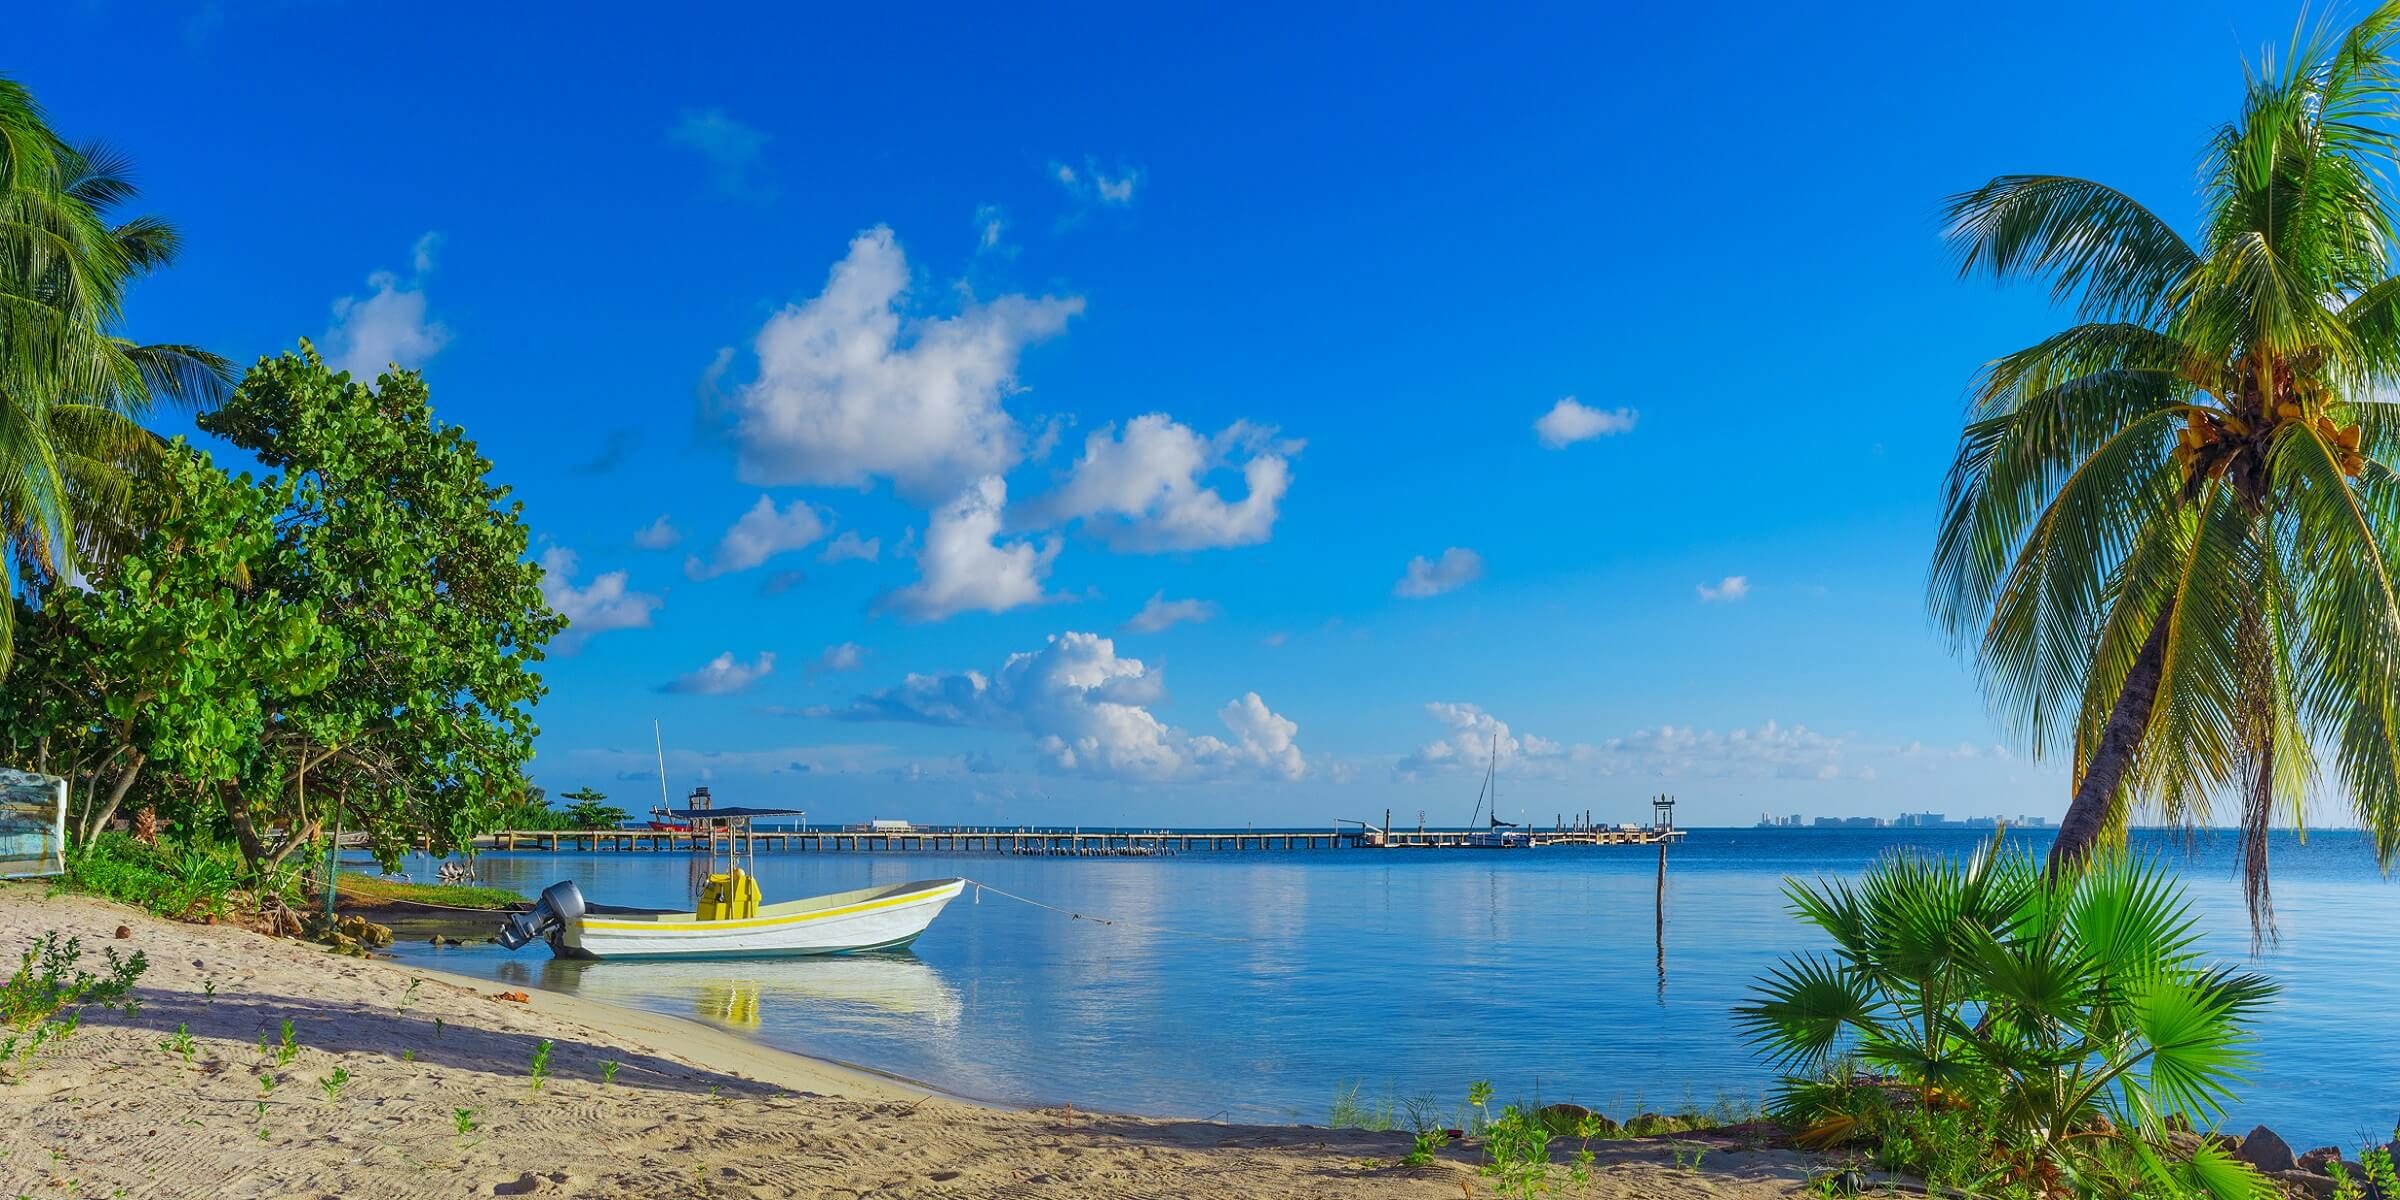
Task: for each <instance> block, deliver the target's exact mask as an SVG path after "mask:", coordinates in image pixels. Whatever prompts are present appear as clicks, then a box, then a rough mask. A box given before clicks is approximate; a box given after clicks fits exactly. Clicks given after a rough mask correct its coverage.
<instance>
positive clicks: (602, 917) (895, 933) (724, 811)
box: [495, 743, 967, 959]
mask: <svg viewBox="0 0 2400 1200" xmlns="http://www.w3.org/2000/svg"><path fill="white" fill-rule="evenodd" d="M658 787H659V795H660V807H659V809H658V810H657V812H658V815H659V817H660V818H661V819H662V820H665V821H672V822H675V823H677V824H680V825H681V826H682V827H683V830H684V831H687V832H689V833H690V834H691V838H692V851H693V856H694V857H693V859H692V868H693V878H694V879H695V880H696V881H697V880H703V879H704V880H705V881H706V882H704V883H702V884H701V886H700V889H699V890H700V899H699V903H698V904H697V905H696V906H695V907H694V909H693V910H692V911H690V912H678V911H661V910H657V909H642V908H613V907H610V906H608V905H602V904H591V903H587V902H586V901H585V900H584V898H583V890H582V889H580V888H578V887H576V886H575V883H574V881H573V880H565V881H561V882H558V883H554V884H551V885H550V886H549V887H548V888H545V889H543V891H542V896H541V899H540V900H537V901H535V902H534V905H533V908H532V910H531V911H529V912H522V913H518V914H516V915H515V916H512V917H510V918H509V919H508V923H507V924H506V925H503V926H501V928H500V934H499V936H498V938H497V939H495V940H497V941H498V942H499V943H500V944H501V945H502V946H505V947H507V948H508V949H511V950H515V949H519V948H521V947H523V946H525V945H526V944H528V943H530V942H532V941H534V940H535V939H537V938H538V939H540V940H542V941H544V942H547V943H548V944H549V946H550V953H552V954H554V955H556V956H558V957H560V958H594V959H622V958H637V959H640V958H650V959H655V958H795V957H805V956H811V955H824V954H864V953H868V952H870V951H875V950H897V949H900V948H901V947H903V946H906V945H908V944H909V943H911V942H914V941H916V940H917V938H918V936H919V935H921V934H923V933H924V932H925V927H926V926H928V925H931V924H933V919H934V918H935V917H938V916H940V915H941V914H942V906H944V905H946V904H948V903H950V902H951V901H952V900H954V899H957V898H958V893H959V892H960V891H961V890H963V889H964V888H965V887H966V886H967V881H966V880H964V879H920V880H916V881H914V882H911V883H894V884H885V885H883V886H881V887H867V888H857V889H854V890H852V891H847V892H834V893H832V894H831V895H826V896H811V897H809V898H808V899H805V900H786V901H784V902H783V903H781V904H761V903H760V902H759V901H760V896H759V891H758V881H757V879H756V877H755V876H754V875H753V874H752V872H751V871H749V870H745V869H743V868H744V864H745V862H746V863H748V864H749V865H750V866H751V867H753V868H755V866H756V865H757V861H758V849H757V842H756V839H755V838H753V837H752V836H751V835H752V823H753V822H756V821H761V820H779V819H780V820H792V819H796V818H799V817H801V816H804V815H806V814H805V813H803V812H802V811H801V810H799V809H796V808H740V807H726V806H719V805H718V804H717V803H716V802H715V800H714V799H713V798H712V797H711V796H710V795H709V794H708V789H707V788H705V787H702V788H694V789H693V790H692V795H691V798H690V799H689V800H688V801H687V802H686V805H685V807H683V808H667V807H665V795H666V787H667V766H666V751H665V749H664V747H663V743H662V747H661V749H660V751H659V766H658ZM654 824H655V822H654ZM719 847H722V848H723V851H724V864H725V868H724V870H722V871H720V870H718V868H717V863H718V850H719Z"/></svg>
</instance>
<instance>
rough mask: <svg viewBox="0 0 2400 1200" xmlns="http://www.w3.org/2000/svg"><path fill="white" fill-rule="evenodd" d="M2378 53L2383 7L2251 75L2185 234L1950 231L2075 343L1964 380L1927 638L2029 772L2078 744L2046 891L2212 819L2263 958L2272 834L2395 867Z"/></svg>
mask: <svg viewBox="0 0 2400 1200" xmlns="http://www.w3.org/2000/svg"><path fill="white" fill-rule="evenodd" d="M2396 28H2400V2H2394V3H2385V4H2383V5H2381V6H2379V7H2378V8H2376V9H2375V11H2374V12H2373V14H2372V15H2370V16H2369V17H2367V18H2366V20H2364V21H2363V22H2361V23H2360V24H2359V25H2358V26H2357V27H2355V28H2353V29H2351V30H2349V31H2347V32H2346V33H2342V34H2340V35H2339V36H2328V35H2325V34H2322V33H2320V34H2319V35H2317V36H2315V37H2312V38H2307V39H2303V40H2300V41H2298V42H2296V44H2295V46H2294V48H2293V54H2292V56H2291V58H2290V61H2289V62H2288V64H2286V65H2285V66H2283V67H2282V68H2281V69H2280V70H2278V69H2276V68H2275V66H2274V65H2273V64H2272V63H2269V64H2268V65H2267V66H2266V67H2265V68H2264V69H2262V70H2261V71H2260V72H2258V73H2256V74H2255V75H2253V76H2252V78H2251V79H2250V82H2249V85H2248V87H2247V90H2246V93H2245V95H2244V97H2243V102H2242V108H2241V111H2240V113H2239V115H2237V116H2236V117H2235V118H2234V120H2233V121H2231V122H2230V123H2228V124H2227V125H2225V126H2224V127H2223V128H2222V129H2220V130H2219V131H2218V132H2217V134H2216V136H2215V137H2214V139H2213V140H2212V141H2211V142H2210V143H2209V146H2208V150H2207V153H2206V156H2205V158H2204V162H2203V167H2202V172H2201V182H2202V188H2201V191H2202V197H2203V203H2202V206H2201V213H2200V223H2199V226H2198V229H2197V231H2196V232H2197V237H2196V238H2193V239H2190V240H2187V239H2186V238H2185V237H2184V236H2183V235H2182V234H2180V233H2179V232H2177V230H2176V229H2175V228H2173V227H2172V226H2171V225H2169V223H2168V222H2167V221H2166V220H2165V219H2163V218H2161V217H2160V216H2158V215H2157V214H2155V213H2154V212H2152V211H2151V210H2150V209H2148V208H2145V207H2143V206H2142V205H2141V204H2139V203H2137V202H2135V201H2134V200H2133V199H2131V198H2129V197H2127V196H2126V195H2124V194H2122V193H2120V192H2117V191H2114V190H2112V189H2110V188H2108V187H2105V186H2103V185H2101V184H2098V183H2094V182H2091V181H2088V180H2083V179H2075V178H2068V177H2064V176H2056V175H2006V176H2002V177H2000V178H1998V179H1994V180H1993V181H1991V182H1990V183H1988V184H1986V185H1984V186H1983V187H1981V188H1978V189H1976V190H1974V191H1972V192H1968V193H1965V194H1963V195H1959V196H1956V197H1953V198H1952V199H1951V201H1950V202H1949V205H1948V217H1949V221H1950V225H1949V236H1950V237H1951V239H1952V242H1953V245H1954V246H1955V248H1956V249H1957V251H1958V254H1959V258H1960V263H1961V273H1962V275H1976V274H1989V275H1991V276H1993V277H1995V278H1998V279H2004V280H2005V279H2014V278H2027V279H2036V280H2042V281H2046V282H2047V283H2048V284H2049V285H2050V288H2051V291H2052V295H2053V296H2054V297H2056V298H2057V299H2058V300H2060V301H2061V302H2072V304H2073V306H2074V310H2075V318H2076V322H2077V323H2076V324H2074V325H2072V326H2070V327H2069V328H2067V329H2065V330H2063V331H2061V332H2059V333H2057V334H2054V335H2052V336H2050V337H2048V338H2045V339H2043V340H2042V341H2040V342H2038V343H2036V344H2034V345H2032V346H2029V347H2026V348H2025V349H2022V350H2019V351H2017V352H2015V353H2013V354H2009V355H2007V356H2005V357H2003V358H2000V359H1998V360H1996V361H1994V362H1993V363H1991V364H1990V365H1989V366H1988V367H1987V368H1985V370H1984V371H1983V372H1982V374H1981V375H1980V377H1979V378H1978V380H1977V382H1976V385H1975V389H1974V395H1973V406H1972V412H1971V414H1970V417H1969V421H1968V424H1967V426H1966V429H1965V431H1964V433H1963V434H1962V435H1961V437H1960V439H1959V447H1958V457H1957V459H1956V461H1955V462H1954V464H1953V465H1952V467H1951V472H1950V479H1949V484H1948V489H1947V496H1946V508H1947V511H1946V512H1945V514H1944V518H1943V522H1942V528H1941V533H1940V538H1939V542H1938V545H1937V548H1936V550H1935V553H1934V560H1933V569H1932V574H1931V581H1930V585H1929V588H1928V591H1929V595H1930V601H1931V606H1932V610H1933V614H1934V616H1935V619H1936V620H1937V622H1938V623H1940V624H1941V625H1943V626H1944V627H1945V628H1946V629H1947V630H1948V631H1949V633H1950V634H1951V636H1952V638H1953V639H1954V640H1955V641H1956V642H1957V643H1958V644H1959V645H1961V647H1962V648H1971V652H1972V654H1973V657H1974V659H1975V661H1976V663H1977V665H1978V668H1979V673H1980V674H1981V676H1982V679H1983V681H1984V684H1985V689H1986V691H1987V693H1988V694H1989V697H1990V699H1991V701H1992V704H1993V707H1994V708H1995V710H1996V711H1998V712H1999V713H2000V714H2001V715H2002V716H2003V718H2004V719H2005V720H2007V721H2008V722H2009V723H2010V724H2011V725H2012V726H2014V727H2015V729H2016V731H2017V732H2018V733H2020V734H2022V735H2023V736H2024V738H2025V740H2026V741H2027V742H2028V743H2029V744H2030V745H2031V746H2032V747H2033V748H2034V749H2035V750H2036V752H2042V751H2045V750H2047V751H2050V752H2056V751H2057V750H2058V749H2059V748H2061V747H2067V748H2071V751H2072V754H2073V768H2074V769H2073V780H2074V798H2073V800H2072V802H2071V803H2070V806H2069V808H2068V810H2067V814H2066V817H2065V819H2064V820H2063V821H2062V822H2061V824H2060V827H2059V831H2058V840H2057V843H2056V844H2055V846H2054V848H2053V849H2052V851H2051V855H2050V866H2051V869H2052V870H2053V871H2054V872H2055V871H2060V870H2062V869H2065V868H2069V867H2074V866H2077V865H2080V864H2081V863H2083V862H2084V861H2085V860H2086V859H2087V858H2088V857H2089V856H2090V855H2091V853H2092V851H2093V849H2094V848H2095V847H2096V846H2099V845H2101V844H2103V843H2110V842H2115V841H2118V840H2121V838H2122V835H2123V831H2124V828H2125V825H2126V822H2127V820H2128V814H2129V812H2130V811H2131V809H2132V807H2133V806H2134V805H2135V804H2137V803H2146V804H2149V805H2151V806H2154V807H2155V808H2156V809H2158V810H2159V811H2160V812H2161V813H2162V814H2163V815H2165V816H2166V817H2167V818H2168V819H2170V820H2173V821H2178V822H2186V823H2197V822H2200V821H2203V820H2205V819H2207V817H2208V816H2209V814H2210V812H2211V811H2212V804H2213V803H2215V802H2217V801H2220V800H2229V801H2231V803H2232V804H2233V805H2234V806H2236V808H2237V809H2238V813H2239V819H2240V825H2241V828H2242V831H2243V836H2242V856H2243V862H2244V867H2245V871H2244V874H2245V881H2246V882H2245V893H2246V895H2247V898H2248V900H2249V904H2250V911H2251V917H2252V922H2253V929H2254V931H2257V930H2263V929H2266V928H2269V927H2270V925H2271V921H2272V915H2271V909H2270V907H2269V898H2268V888H2267V842H2266V832H2267V829H2268V828H2269V825H2270V823H2271V822H2272V821H2274V820H2275V819H2276V817H2277V816H2278V814H2283V815H2287V816H2289V817H2290V818H2291V819H2292V820H2293V821H2294V823H2295V824H2297V823H2298V822H2299V820H2300V818H2301V815H2302V807H2301V806H2302V803H2303V801H2304V799H2305V798H2306V797H2307V795H2308V794H2309V793H2310V792H2311V791H2312V789H2316V788H2325V789H2328V790H2329V791H2333V792H2339V793H2346V794H2347V795H2348V796H2349V798H2350V802H2351V804H2352V806H2353V808H2354V809H2355V811H2356V813H2357V815H2358V818H2359V819H2360V821H2361V822H2362V823H2363V824H2365V825H2366V826H2367V827H2368V828H2369V829H2371V830H2372V831H2373V832H2374V838H2375V849H2376V853H2377V856H2378V857H2379V859H2381V860H2382V861H2384V862H2386V863H2389V862H2390V861H2391V858H2392V856H2393V852H2394V849H2395V847H2396V846H2400V730H2396V728H2395V720H2396V719H2400V714H2396V713H2395V711H2394V705H2395V697H2394V689H2395V686H2396V685H2400V678H2396V677H2395V676H2396V673H2400V580H2396V579H2395V577H2394V569H2393V568H2394V563H2395V560H2396V559H2400V475H2395V474H2394V468H2393V464H2394V462H2395V460H2396V459H2400V420H2396V419H2395V409H2394V406H2393V405H2392V404H2390V403H2388V402H2387V401H2386V400H2385V398H2384V397H2382V396H2380V395H2379V394H2378V391H2377V389H2379V388H2386V387H2389V386H2391V385H2392V384H2393V383H2394V382H2395V381H2400V278H2396V277H2394V275H2393V273H2392V255H2393V248H2394V231H2395V206H2394V197H2393V194H2392V192H2391V190H2390V188H2389V186H2388V184H2387V181H2386V178H2385V174H2384V172H2385V170H2386V169H2388V164H2389V163H2390V162H2391V159H2392V156H2393V154H2394V151H2395V149H2396V148H2400V145H2396V140H2395V121H2394V110H2393V105H2394V102H2395V99H2400V72H2395V64H2394V51H2395V29H2396Z"/></svg>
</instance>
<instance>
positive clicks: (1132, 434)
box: [1025, 413, 1299, 553]
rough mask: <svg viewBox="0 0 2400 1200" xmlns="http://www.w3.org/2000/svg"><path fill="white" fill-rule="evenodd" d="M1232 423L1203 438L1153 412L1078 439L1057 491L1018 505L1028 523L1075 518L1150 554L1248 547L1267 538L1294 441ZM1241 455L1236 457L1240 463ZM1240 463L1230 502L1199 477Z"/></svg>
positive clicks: (1114, 542) (1122, 546) (1287, 480)
mask: <svg viewBox="0 0 2400 1200" xmlns="http://www.w3.org/2000/svg"><path fill="white" fill-rule="evenodd" d="M1274 433H1275V431H1274V430H1272V429H1266V428H1262V427H1259V426H1255V425H1251V424H1249V423H1248V422H1241V421H1237V422H1235V423H1234V424H1233V425H1232V426H1231V427H1229V428H1227V429H1226V430H1225V431H1224V432H1222V433H1219V434H1217V435H1216V436H1215V437H1211V438H1204V437H1201V436H1200V435H1199V434H1198V433H1196V432H1194V431H1193V430H1192V428H1191V427H1190V426H1187V425H1183V424H1181V423H1178V422H1177V421H1175V420H1173V419H1172V418H1170V417H1168V416H1167V415H1166V414H1165V413H1151V414H1148V415H1146V416H1140V417H1135V418H1134V419H1133V420H1131V421H1127V422H1126V423H1125V425H1124V428H1123V429H1122V430H1121V431H1120V430H1119V429H1118V428H1117V427H1115V426H1113V425H1112V426H1110V427H1108V428H1105V429H1102V430H1100V431H1099V432H1097V433H1094V434H1092V435H1091V436H1090V437H1088V438H1086V439H1084V443H1083V457H1081V458H1079V459H1077V460H1076V462H1075V466H1074V468H1073V469H1072V470H1071V471H1070V472H1069V473H1068V475H1067V478H1066V481H1065V482H1064V483H1062V484H1060V485H1059V487H1058V488H1057V490H1055V491H1052V492H1050V493H1049V494H1047V495H1044V496H1039V497H1036V498H1034V499H1033V500H1031V501H1028V502H1027V503H1026V505H1025V518H1026V521H1027V522H1028V523H1029V524H1032V525H1046V524H1050V523H1053V522H1059V521H1068V520H1075V519H1082V520H1084V521H1085V522H1087V525H1088V526H1089V527H1090V528H1091V529H1092V530H1093V531H1095V532H1097V533H1098V534H1099V535H1100V536H1101V537H1102V538H1103V539H1104V540H1106V541H1107V542H1108V543H1109V544H1110V545H1111V546H1113V547H1115V548H1116V549H1119V550H1127V551H1135V552H1145V553H1154V552H1160V551H1171V550H1203V549H1209V548H1212V547H1219V546H1247V545H1252V544H1255V543H1258V542H1263V541H1266V540H1267V537H1268V535H1269V534H1270V533H1271V532H1272V531H1273V530H1274V527H1275V512H1276V505H1277V504H1278V503H1280V502H1281V501H1282V499H1283V493H1284V490H1285V489H1286V488H1288V487H1290V486H1291V464H1290V461H1289V458H1288V456H1289V455H1290V454H1292V453H1294V452H1296V451H1297V450H1298V449H1299V444H1298V443H1296V442H1278V441H1276V440H1275V436H1274ZM1237 460H1238V462H1237ZM1237 465H1238V468H1239V470H1240V471H1241V474H1242V480H1243V483H1244V485H1245V487H1246V488H1247V491H1246V492H1245V494H1244V495H1243V496H1242V498H1241V499H1239V500H1228V499H1226V498H1225V496H1224V495H1223V494H1221V493H1219V492H1218V491H1216V490H1215V489H1214V488H1211V487H1209V486H1207V485H1206V484H1205V483H1204V482H1203V480H1204V479H1206V478H1207V477H1208V476H1209V475H1210V474H1211V473H1213V472H1216V471H1219V470H1230V469H1234V468H1235V467H1236V466H1237Z"/></svg>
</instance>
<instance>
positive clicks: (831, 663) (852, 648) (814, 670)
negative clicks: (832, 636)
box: [808, 642, 867, 675]
mask: <svg viewBox="0 0 2400 1200" xmlns="http://www.w3.org/2000/svg"><path fill="white" fill-rule="evenodd" d="M866 663H867V648H866V647H864V646H861V645H859V644H858V643H857V642H843V643H841V644H839V645H834V646H827V647H825V653H823V654H820V655H818V656H817V659H816V661H815V662H812V663H810V664H808V673H809V674H811V675H821V674H829V673H831V672H834V671H855V670H857V669H859V668H860V667H863V666H865V665H866Z"/></svg>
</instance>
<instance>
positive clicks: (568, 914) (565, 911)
mask: <svg viewBox="0 0 2400 1200" xmlns="http://www.w3.org/2000/svg"><path fill="white" fill-rule="evenodd" d="M581 916H583V890H582V889H580V888H578V887H576V886H575V881H574V880H572V879H562V880H560V881H559V882H557V883H554V884H551V885H550V886H549V887H546V888H543V889H542V898H541V899H539V900H536V901H534V902H533V909H532V911H530V912H521V913H518V914H516V915H514V916H512V917H510V918H509V919H508V923H507V924H506V925H502V926H501V927H500V935H499V937H498V938H497V939H496V940H497V941H498V942H499V943H500V944H501V945H502V946H505V947H507V948H508V949H510V950H516V949H520V948H522V947H523V946H524V945H525V944H526V943H527V942H530V941H532V940H534V939H535V938H549V939H552V942H551V945H552V947H553V948H555V947H556V945H557V942H556V938H557V937H558V934H559V932H560V931H561V930H563V929H565V928H566V925H567V922H569V921H573V920H576V919H577V918H579V917H581Z"/></svg>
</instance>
